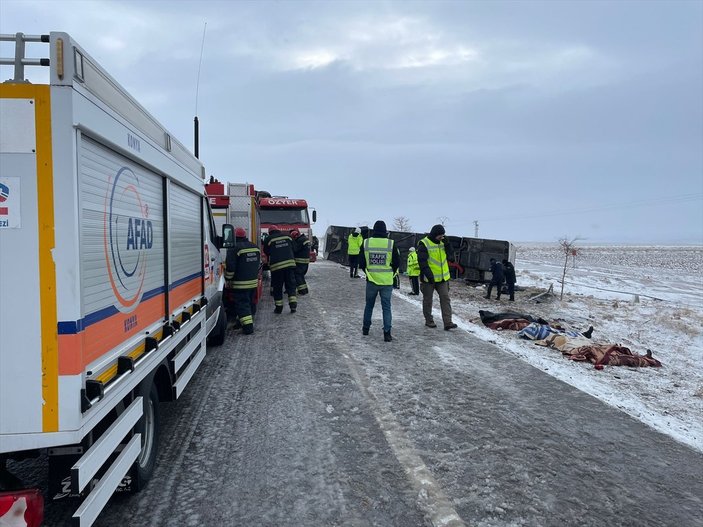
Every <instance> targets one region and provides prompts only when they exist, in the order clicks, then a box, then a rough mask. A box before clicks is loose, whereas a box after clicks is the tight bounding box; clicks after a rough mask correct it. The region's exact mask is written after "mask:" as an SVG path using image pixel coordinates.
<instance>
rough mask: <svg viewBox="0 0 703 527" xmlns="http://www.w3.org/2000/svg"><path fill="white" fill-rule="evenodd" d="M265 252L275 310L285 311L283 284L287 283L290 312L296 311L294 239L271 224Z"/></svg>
mask: <svg viewBox="0 0 703 527" xmlns="http://www.w3.org/2000/svg"><path fill="white" fill-rule="evenodd" d="M264 254H266V256H268V259H269V269H270V270H271V288H272V289H273V303H274V306H275V308H274V310H273V312H274V313H276V314H281V313H283V286H284V285H285V288H286V294H287V295H288V306H289V307H290V312H291V313H295V311H296V310H297V309H298V297H297V296H296V294H295V257H294V256H293V239H292V238H291V237H290V236H288V235H287V234H284V233H282V232H281V230H280V229H279V228H278V226H277V225H271V226H270V227H269V235H268V238H266V244H265V245H264Z"/></svg>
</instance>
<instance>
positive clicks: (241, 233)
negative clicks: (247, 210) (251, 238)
mask: <svg viewBox="0 0 703 527" xmlns="http://www.w3.org/2000/svg"><path fill="white" fill-rule="evenodd" d="M234 236H235V238H246V237H247V231H245V230H244V229H242V228H241V227H237V228H236V229H234Z"/></svg>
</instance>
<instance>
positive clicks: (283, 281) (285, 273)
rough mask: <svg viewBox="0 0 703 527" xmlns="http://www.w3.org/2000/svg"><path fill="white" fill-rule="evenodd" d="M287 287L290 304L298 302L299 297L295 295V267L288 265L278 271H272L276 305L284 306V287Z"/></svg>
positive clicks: (272, 286)
mask: <svg viewBox="0 0 703 527" xmlns="http://www.w3.org/2000/svg"><path fill="white" fill-rule="evenodd" d="M284 286H285V288H286V294H287V295H288V303H289V304H293V305H295V304H297V302H298V297H297V296H296V295H295V267H286V268H285V269H279V270H278V271H271V288H272V289H273V303H274V305H275V306H277V307H278V306H283V287H284Z"/></svg>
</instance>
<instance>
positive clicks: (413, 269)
mask: <svg viewBox="0 0 703 527" xmlns="http://www.w3.org/2000/svg"><path fill="white" fill-rule="evenodd" d="M406 272H407V273H408V276H420V264H418V263H417V252H416V251H413V252H411V253H408V264H407V269H406Z"/></svg>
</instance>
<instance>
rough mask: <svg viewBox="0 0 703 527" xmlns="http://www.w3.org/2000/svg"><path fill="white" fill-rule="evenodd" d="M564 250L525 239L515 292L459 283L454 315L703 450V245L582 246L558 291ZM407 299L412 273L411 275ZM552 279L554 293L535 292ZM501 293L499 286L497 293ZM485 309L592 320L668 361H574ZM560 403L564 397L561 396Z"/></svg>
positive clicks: (605, 333) (608, 339) (585, 323)
mask: <svg viewBox="0 0 703 527" xmlns="http://www.w3.org/2000/svg"><path fill="white" fill-rule="evenodd" d="M563 265H564V256H563V253H561V252H560V249H559V248H558V247H557V245H556V244H549V245H548V244H541V245H538V244H534V245H532V244H530V245H527V244H525V245H519V246H518V251H517V258H516V262H515V267H516V270H517V281H518V286H520V287H522V288H525V289H526V290H525V291H519V292H517V293H516V301H515V302H509V301H508V300H507V295H503V296H502V297H501V300H500V301H499V302H497V301H496V300H495V298H493V299H491V300H486V299H485V298H483V295H485V288H484V287H483V286H481V287H473V286H465V285H463V284H461V282H456V285H455V286H453V288H452V292H451V294H452V308H453V310H454V313H455V315H456V316H455V319H456V320H455V321H456V322H457V323H458V324H459V325H460V327H461V328H462V329H465V330H466V331H469V332H471V333H473V334H475V335H476V336H478V337H479V338H481V339H484V340H489V341H492V342H495V343H496V344H497V345H498V346H500V347H501V348H503V349H505V350H506V351H508V352H510V353H512V354H514V355H516V356H517V357H519V358H521V359H522V360H525V361H527V362H529V363H531V364H532V365H534V366H535V367H538V368H540V369H542V370H544V371H546V372H548V373H549V374H551V375H553V376H554V377H557V378H559V379H561V380H563V381H564V382H567V383H569V384H571V385H573V386H575V387H577V388H579V389H580V390H582V391H584V392H586V393H589V394H591V395H593V396H594V397H597V398H599V399H601V400H603V401H605V402H607V403H608V404H611V405H613V406H615V407H617V408H620V409H622V410H623V411H624V412H627V413H628V414H629V415H631V416H632V417H634V418H636V419H639V420H641V421H643V422H644V423H647V424H648V425H650V426H652V427H653V428H655V429H656V430H659V431H660V432H662V433H665V434H668V435H670V436H672V437H674V438H675V439H677V440H678V441H681V442H683V443H685V444H688V445H690V446H691V447H693V448H695V449H697V450H699V451H702V452H703V247H701V246H696V247H640V246H638V247H631V246H617V247H616V246H602V247H584V248H582V249H581V253H580V255H579V256H577V258H576V260H575V266H574V265H573V264H572V262H571V259H570V261H569V267H568V270H567V275H566V284H565V288H564V299H563V301H560V300H559V293H560V289H561V282H560V281H561V276H562V269H563ZM402 282H403V294H401V295H400V296H402V297H403V298H405V299H406V300H407V301H409V302H417V303H419V300H415V297H407V296H406V295H405V294H404V293H405V292H407V291H408V290H409V288H408V281H407V279H404V280H403V281H402ZM550 285H553V287H554V292H555V296H547V297H543V298H541V299H539V300H530V299H529V298H530V297H533V296H535V295H536V294H537V293H539V292H541V291H544V290H547V289H548V288H549V286H550ZM494 295H495V293H494ZM479 309H483V310H489V311H493V312H501V311H517V312H519V313H530V314H533V315H535V316H541V317H543V318H545V319H547V320H554V319H561V320H564V321H565V322H567V323H569V324H570V325H571V326H573V327H574V328H577V329H581V330H586V329H588V327H589V326H593V327H594V328H595V329H594V332H593V339H592V340H593V342H594V343H596V344H600V343H616V344H621V345H624V346H627V347H628V348H630V349H631V350H632V351H633V352H634V353H637V354H641V355H644V354H645V352H646V351H647V350H648V349H650V350H651V351H652V353H653V356H654V358H656V359H657V360H659V361H660V362H661V363H662V364H663V367H662V368H628V367H620V366H617V367H613V366H606V367H605V369H604V370H602V371H599V370H596V369H594V367H593V364H590V363H579V362H574V361H571V360H569V359H568V358H566V357H564V356H562V355H561V353H560V352H558V351H554V350H551V349H548V348H545V347H542V346H536V345H534V344H533V343H532V342H531V341H527V340H522V339H519V338H518V337H517V336H516V332H514V331H493V330H491V329H488V328H487V327H485V326H483V325H482V324H481V321H480V318H479V314H478V311H479ZM554 404H559V401H554Z"/></svg>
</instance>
